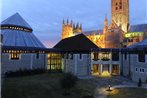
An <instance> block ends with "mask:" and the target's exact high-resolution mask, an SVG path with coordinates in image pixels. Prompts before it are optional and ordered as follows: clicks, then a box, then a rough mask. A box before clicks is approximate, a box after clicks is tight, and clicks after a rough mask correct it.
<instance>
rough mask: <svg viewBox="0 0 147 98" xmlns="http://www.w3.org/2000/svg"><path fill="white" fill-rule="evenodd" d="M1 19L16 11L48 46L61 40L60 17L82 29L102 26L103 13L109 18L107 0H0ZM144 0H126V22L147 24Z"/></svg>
mask: <svg viewBox="0 0 147 98" xmlns="http://www.w3.org/2000/svg"><path fill="white" fill-rule="evenodd" d="M0 1H1V2H2V13H0V16H1V18H2V20H4V19H6V18H7V17H9V16H11V15H13V14H14V13H16V12H18V13H20V15H21V16H22V17H23V18H24V19H25V20H26V21H27V22H28V23H29V24H30V25H31V26H32V28H33V29H34V34H35V35H36V36H37V37H38V38H39V39H40V40H41V41H42V42H43V43H44V44H45V45H46V46H47V47H52V46H54V45H55V44H56V43H57V42H59V41H60V39H61V31H62V20H63V18H64V19H67V18H69V19H72V20H73V21H74V22H80V23H82V24H83V30H84V31H87V30H88V31H89V30H97V29H102V28H103V20H104V17H105V14H106V13H107V16H108V19H109V21H110V19H111V13H110V11H111V6H110V5H111V4H110V2H111V0H0ZM146 6H147V0H130V23H131V24H140V23H147V7H146Z"/></svg>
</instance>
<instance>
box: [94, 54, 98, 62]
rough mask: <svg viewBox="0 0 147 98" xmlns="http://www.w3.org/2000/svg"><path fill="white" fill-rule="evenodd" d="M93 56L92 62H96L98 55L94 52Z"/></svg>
mask: <svg viewBox="0 0 147 98" xmlns="http://www.w3.org/2000/svg"><path fill="white" fill-rule="evenodd" d="M93 55H94V58H93V60H94V61H97V60H98V53H97V52H95V53H94V54H93Z"/></svg>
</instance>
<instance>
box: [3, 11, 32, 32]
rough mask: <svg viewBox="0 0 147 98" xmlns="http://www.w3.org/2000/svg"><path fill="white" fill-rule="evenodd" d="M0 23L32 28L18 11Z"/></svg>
mask: <svg viewBox="0 0 147 98" xmlns="http://www.w3.org/2000/svg"><path fill="white" fill-rule="evenodd" d="M1 25H13V26H20V27H26V28H29V29H32V27H31V26H30V25H29V24H28V23H27V22H26V21H25V20H24V19H23V18H22V17H21V16H20V15H19V14H18V13H15V14H14V15H12V16H10V17H8V18H7V19H6V20H4V21H2V23H1Z"/></svg>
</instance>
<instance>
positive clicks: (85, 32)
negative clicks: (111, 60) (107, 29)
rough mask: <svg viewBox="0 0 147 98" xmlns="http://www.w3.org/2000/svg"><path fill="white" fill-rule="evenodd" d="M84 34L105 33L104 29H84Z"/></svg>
mask: <svg viewBox="0 0 147 98" xmlns="http://www.w3.org/2000/svg"><path fill="white" fill-rule="evenodd" d="M82 33H83V34H84V35H94V34H95V35H97V34H98V35H99V34H102V33H103V30H92V31H84V32H82Z"/></svg>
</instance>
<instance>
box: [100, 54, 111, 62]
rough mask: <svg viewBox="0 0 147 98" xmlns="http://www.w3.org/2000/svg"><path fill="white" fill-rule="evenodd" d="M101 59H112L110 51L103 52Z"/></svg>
mask: <svg viewBox="0 0 147 98" xmlns="http://www.w3.org/2000/svg"><path fill="white" fill-rule="evenodd" d="M101 60H103V61H109V60H110V53H109V52H104V53H102V57H101Z"/></svg>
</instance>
